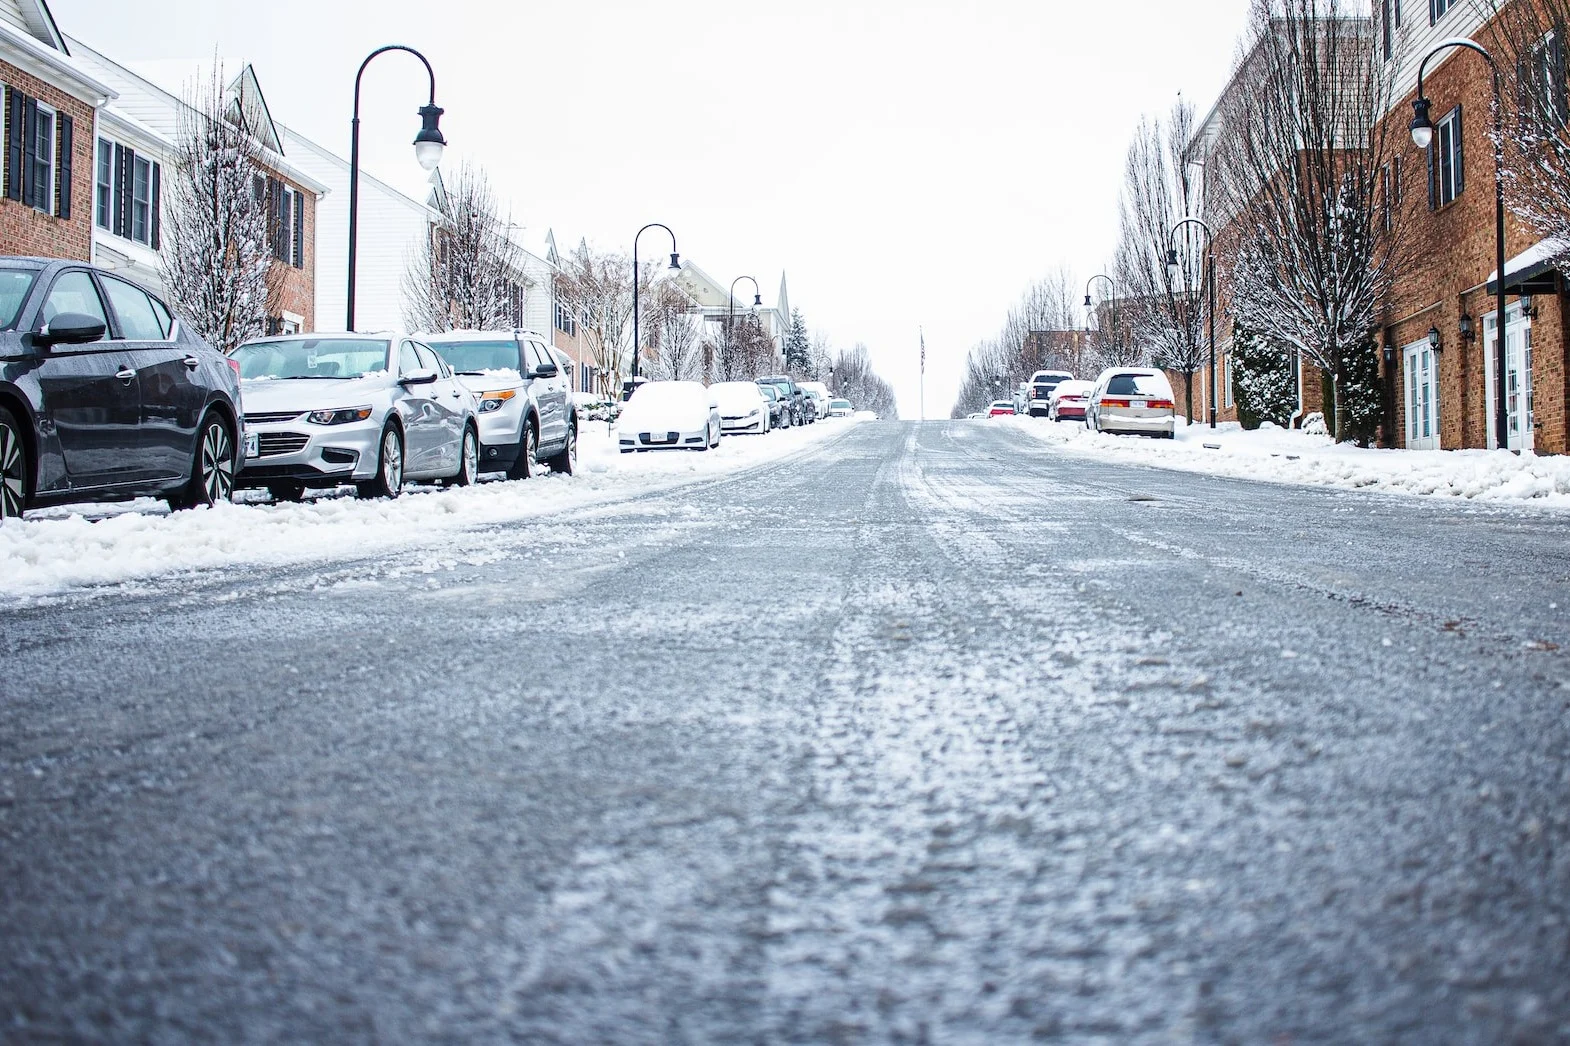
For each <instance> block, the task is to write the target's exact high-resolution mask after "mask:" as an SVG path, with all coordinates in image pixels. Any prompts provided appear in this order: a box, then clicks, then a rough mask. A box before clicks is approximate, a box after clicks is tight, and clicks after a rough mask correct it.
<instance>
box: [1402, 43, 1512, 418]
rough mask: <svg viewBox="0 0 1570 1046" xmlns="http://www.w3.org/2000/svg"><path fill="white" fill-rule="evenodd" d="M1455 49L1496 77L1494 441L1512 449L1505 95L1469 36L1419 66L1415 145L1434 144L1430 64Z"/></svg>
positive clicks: (1434, 338)
mask: <svg viewBox="0 0 1570 1046" xmlns="http://www.w3.org/2000/svg"><path fill="white" fill-rule="evenodd" d="M1452 47H1463V48H1466V49H1467V50H1469V51H1476V52H1477V53H1478V54H1480V55H1482V56H1483V60H1484V61H1486V62H1487V63H1488V69H1489V72H1490V73H1492V74H1493V84H1494V272H1495V274H1496V275H1497V278H1498V283H1497V284H1496V285H1495V294H1494V299H1495V301H1494V309H1495V313H1494V315H1495V322H1494V335H1495V338H1494V395H1495V397H1496V399H1495V403H1494V439H1495V442H1496V444H1497V445H1498V446H1501V447H1504V446H1508V445H1509V442H1510V434H1509V428H1510V408H1509V404H1508V401H1507V400H1506V396H1507V395H1508V393H1507V391H1506V390H1507V388H1508V385H1509V378H1510V368H1509V365H1508V363H1507V361H1506V360H1505V184H1504V167H1505V156H1504V137H1503V135H1504V129H1503V128H1502V127H1501V125H1500V122H1501V121H1502V120H1503V118H1504V117H1503V113H1504V108H1503V106H1504V94H1503V92H1502V91H1501V90H1500V87H1499V63H1497V62H1495V61H1494V56H1493V55H1491V54H1489V53H1488V51H1487V50H1486V49H1484V48H1483V47H1482V46H1481V45H1479V44H1478V43H1476V42H1475V41H1472V40H1468V39H1467V38H1466V37H1462V36H1453V37H1451V38H1450V39H1448V40H1441V41H1439V43H1437V44H1435V45H1434V46H1433V47H1431V48H1430V49H1429V51H1428V53H1427V54H1425V55H1424V56H1423V60H1422V61H1421V62H1419V63H1418V66H1417V97H1415V98H1413V99H1412V144H1414V145H1416V146H1417V147H1418V148H1419V149H1427V148H1429V147H1430V146H1432V145H1433V143H1434V122H1433V120H1431V119H1430V118H1429V115H1428V110H1429V102H1428V98H1427V97H1426V96H1424V94H1423V74H1424V73H1425V72H1426V71H1427V70H1428V61H1429V59H1431V58H1433V57H1434V56H1435V55H1436V54H1438V53H1439V52H1441V51H1445V50H1449V49H1450V48H1452ZM1465 319H1466V325H1465V327H1463V330H1462V339H1463V341H1469V340H1471V339H1470V338H1468V337H1467V335H1466V327H1470V326H1471V320H1472V318H1471V317H1470V316H1467V317H1465ZM1428 340H1429V344H1430V345H1434V347H1435V348H1438V345H1437V344H1436V343H1437V342H1438V340H1439V332H1438V331H1437V330H1430V331H1429V337H1428Z"/></svg>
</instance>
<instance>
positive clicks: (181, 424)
mask: <svg viewBox="0 0 1570 1046" xmlns="http://www.w3.org/2000/svg"><path fill="white" fill-rule="evenodd" d="M239 404H240V383H239V375H238V373H237V371H236V370H235V368H234V366H233V365H232V363H231V362H230V361H228V360H226V359H225V358H224V357H223V355H222V354H220V353H218V352H217V351H215V350H214V349H213V348H212V347H211V346H210V345H208V344H207V343H206V342H205V341H203V340H202V339H201V338H200V337H198V336H197V335H196V333H195V332H193V331H191V330H189V329H188V328H187V327H186V325H185V324H184V323H182V322H180V320H179V319H177V318H175V317H174V316H173V315H172V314H171V313H170V311H169V307H168V306H167V305H165V304H164V303H163V302H161V301H159V300H158V299H157V298H155V297H153V296H152V295H150V294H148V293H147V292H146V291H144V290H142V289H141V288H140V287H138V286H136V285H135V284H132V283H128V282H126V281H125V280H123V279H121V278H120V277H118V276H116V275H114V274H113V273H109V272H106V271H104V270H102V269H98V268H95V267H93V266H91V265H86V264H83V263H81V262H65V261H56V260H50V259H45V258H18V257H0V518H6V517H13V518H14V517H17V516H20V515H21V514H22V512H23V511H24V510H25V509H28V508H40V507H43V506H46V505H58V504H64V503H69V502H73V501H122V500H126V499H129V498H134V497H140V496H151V497H159V498H163V499H164V500H165V501H167V502H168V503H169V506H170V507H171V508H191V507H195V506H198V505H213V504H216V503H218V502H221V501H228V500H229V498H230V496H231V494H232V493H233V490H234V478H235V473H236V471H237V470H238V468H239V467H240V459H239V453H240V447H241V445H242V440H243V435H242V422H241V420H240V407H239Z"/></svg>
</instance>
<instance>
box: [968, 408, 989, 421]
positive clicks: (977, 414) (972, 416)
mask: <svg viewBox="0 0 1570 1046" xmlns="http://www.w3.org/2000/svg"><path fill="white" fill-rule="evenodd" d="M985 417H986V415H985V414H983V413H981V411H979V410H978V411H976V412H975V413H974V414H967V415H965V420H966V421H976V420H977V419H984V418H985Z"/></svg>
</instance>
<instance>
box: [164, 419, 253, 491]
mask: <svg viewBox="0 0 1570 1046" xmlns="http://www.w3.org/2000/svg"><path fill="white" fill-rule="evenodd" d="M238 449H239V448H238V447H237V446H236V444H235V442H234V436H233V435H232V434H231V433H230V431H229V423H228V422H227V421H225V420H224V418H223V415H222V414H219V413H217V412H216V411H208V412H207V414H206V415H205V416H204V417H203V418H202V423H201V424H200V425H199V426H197V429H196V453H194V454H193V455H191V475H190V477H189V478H188V479H187V480H186V481H185V483H184V484H183V485H182V486H181V487H180V489H179V490H177V491H175V492H174V493H172V494H168V495H166V496H165V498H164V500H165V501H167V502H168V503H169V508H170V509H172V510H173V511H175V512H179V511H182V510H183V509H188V508H203V507H205V508H211V507H212V506H214V505H216V504H218V503H219V502H223V501H232V500H234V474H235V472H237V471H238V461H237V454H236V452H237V450H238Z"/></svg>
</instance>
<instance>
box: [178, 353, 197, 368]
mask: <svg viewBox="0 0 1570 1046" xmlns="http://www.w3.org/2000/svg"><path fill="white" fill-rule="evenodd" d="M180 362H181V363H183V364H185V365H186V366H187V367H190V368H191V369H192V370H195V369H196V368H198V367H200V366H201V365H202V361H201V360H199V359H197V358H196V357H195V356H187V357H186V358H185V359H183V360H181V361H180Z"/></svg>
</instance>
